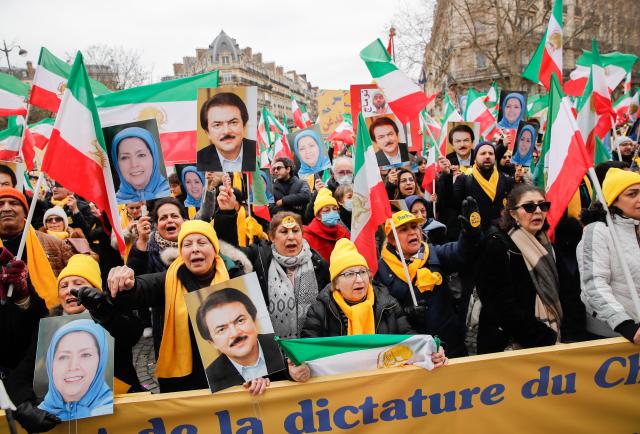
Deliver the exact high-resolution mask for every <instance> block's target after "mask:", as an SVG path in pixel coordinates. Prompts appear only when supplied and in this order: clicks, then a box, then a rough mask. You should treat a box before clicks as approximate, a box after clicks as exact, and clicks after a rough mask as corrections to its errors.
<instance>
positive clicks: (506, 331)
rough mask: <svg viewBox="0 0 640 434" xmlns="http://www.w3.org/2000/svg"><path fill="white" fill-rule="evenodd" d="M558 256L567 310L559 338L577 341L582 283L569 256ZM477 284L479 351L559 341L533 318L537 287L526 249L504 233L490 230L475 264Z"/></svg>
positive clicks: (580, 315) (582, 316)
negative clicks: (526, 261)
mask: <svg viewBox="0 0 640 434" xmlns="http://www.w3.org/2000/svg"><path fill="white" fill-rule="evenodd" d="M555 254H556V267H557V268H558V276H559V279H560V282H559V290H560V303H561V305H562V311H563V320H562V324H561V330H560V332H561V337H562V340H563V341H565V340H577V337H580V336H582V335H583V333H581V332H580V330H581V328H582V330H583V327H584V326H582V327H581V324H582V325H583V324H584V306H583V305H582V302H581V301H580V299H579V290H578V288H577V287H576V285H579V282H576V281H575V280H576V279H575V274H574V273H572V272H571V270H570V269H569V268H568V267H567V264H569V263H570V262H571V261H570V258H566V257H565V256H564V255H563V254H562V253H561V252H560V251H559V250H557V249H556V250H555ZM476 288H477V291H478V296H479V297H480V301H481V302H482V310H481V311H480V322H479V329H478V353H491V352H499V351H503V350H504V348H505V347H506V346H507V345H509V344H510V343H512V342H515V343H518V344H519V345H521V346H523V347H525V348H532V347H539V346H545V345H553V344H555V342H556V339H557V334H556V332H555V331H553V330H552V329H551V328H549V327H547V326H546V325H545V324H543V323H542V322H541V321H539V320H538V319H537V318H536V317H535V299H536V294H537V291H536V288H535V286H534V284H533V281H532V280H531V276H530V274H529V271H528V269H527V266H526V264H525V262H524V258H523V257H522V253H521V252H520V250H519V249H518V247H517V246H516V245H515V244H514V243H513V241H512V240H511V237H509V236H508V235H507V234H506V233H504V232H501V231H498V230H494V231H492V232H490V233H489V235H488V237H487V239H486V241H485V247H484V252H483V254H482V255H480V260H479V262H478V264H477V285H476ZM565 334H566V336H564V335H565ZM565 338H566V339H565Z"/></svg>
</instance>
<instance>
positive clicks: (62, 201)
mask: <svg viewBox="0 0 640 434" xmlns="http://www.w3.org/2000/svg"><path fill="white" fill-rule="evenodd" d="M67 202H69V196H67V197H65V198H64V199H60V200H57V199H54V198H51V205H53V206H59V207H60V208H64V206H65V205H66V204H67Z"/></svg>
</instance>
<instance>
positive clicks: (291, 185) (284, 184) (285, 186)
mask: <svg viewBox="0 0 640 434" xmlns="http://www.w3.org/2000/svg"><path fill="white" fill-rule="evenodd" d="M271 172H272V173H273V177H274V181H273V199H274V200H275V203H274V204H273V205H270V206H269V211H270V212H271V215H276V214H277V213H278V212H280V211H291V212H295V213H296V214H299V215H300V216H302V213H303V212H304V210H305V206H306V205H307V203H309V199H311V192H310V191H309V184H307V183H306V182H305V181H303V180H301V179H300V178H298V177H297V176H296V174H295V172H294V167H293V161H291V160H290V159H288V158H287V157H278V158H276V159H275V161H274V162H273V164H272V165H271Z"/></svg>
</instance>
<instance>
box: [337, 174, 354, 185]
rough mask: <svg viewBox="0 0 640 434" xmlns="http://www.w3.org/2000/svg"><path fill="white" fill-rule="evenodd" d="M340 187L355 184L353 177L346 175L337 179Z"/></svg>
mask: <svg viewBox="0 0 640 434" xmlns="http://www.w3.org/2000/svg"><path fill="white" fill-rule="evenodd" d="M336 182H337V183H338V185H351V184H353V175H344V176H339V177H337V178H336Z"/></svg>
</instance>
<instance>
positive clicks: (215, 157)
mask: <svg viewBox="0 0 640 434" xmlns="http://www.w3.org/2000/svg"><path fill="white" fill-rule="evenodd" d="M257 107H258V88H257V87H255V86H228V87H217V88H205V89H198V102H197V126H196V134H197V156H196V167H197V168H198V170H200V171H209V172H253V171H254V170H255V169H256V134H257V128H258V118H257V111H258V108H257Z"/></svg>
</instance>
